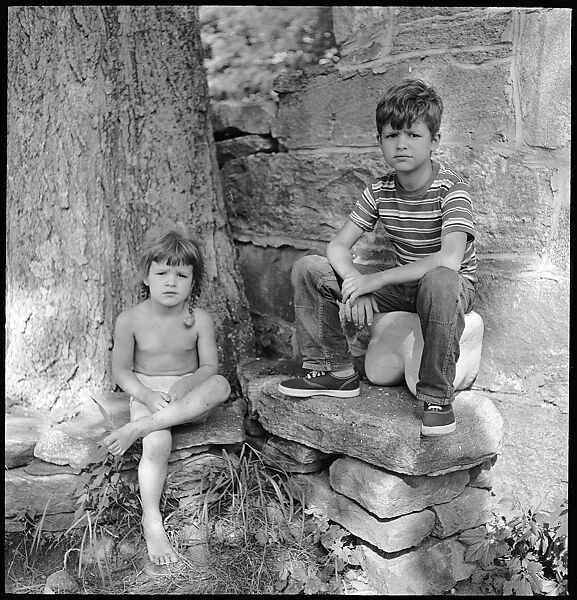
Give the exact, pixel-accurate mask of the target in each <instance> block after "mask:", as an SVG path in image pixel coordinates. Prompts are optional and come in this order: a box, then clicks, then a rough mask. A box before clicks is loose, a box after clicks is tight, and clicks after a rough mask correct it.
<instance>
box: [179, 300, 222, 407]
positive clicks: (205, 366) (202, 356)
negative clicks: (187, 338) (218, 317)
mask: <svg viewBox="0 0 577 600" xmlns="http://www.w3.org/2000/svg"><path fill="white" fill-rule="evenodd" d="M195 321H196V327H197V331H198V338H197V342H196V344H197V352H198V369H197V370H196V371H195V372H194V373H191V374H190V375H187V376H186V377H183V378H182V379H181V380H180V381H177V382H176V383H175V384H174V385H173V386H172V387H171V388H170V390H169V392H168V393H169V396H170V398H171V400H173V401H174V400H179V399H180V398H181V397H182V396H183V395H184V394H185V393H187V392H188V391H190V390H191V389H192V388H195V387H196V386H198V385H200V384H201V383H202V382H203V381H206V380H207V379H208V378H209V377H212V376H213V375H216V374H217V373H218V348H217V345H216V332H215V328H214V322H213V320H212V317H211V316H210V315H209V314H208V313H207V312H206V311H204V310H199V309H197V310H196V314H195Z"/></svg>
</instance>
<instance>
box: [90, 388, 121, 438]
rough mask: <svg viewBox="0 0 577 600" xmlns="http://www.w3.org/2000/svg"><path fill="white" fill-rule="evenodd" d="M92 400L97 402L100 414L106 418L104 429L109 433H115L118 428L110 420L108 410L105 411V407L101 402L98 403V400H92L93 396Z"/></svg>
mask: <svg viewBox="0 0 577 600" xmlns="http://www.w3.org/2000/svg"><path fill="white" fill-rule="evenodd" d="M90 398H91V399H92V400H94V402H96V405H97V406H98V410H99V411H100V414H101V415H102V416H103V417H104V429H105V430H106V431H108V432H110V431H115V430H116V427H115V426H114V423H113V422H112V419H111V418H110V416H109V415H108V413H107V412H106V410H104V406H102V404H100V402H98V400H97V399H96V398H92V396H90Z"/></svg>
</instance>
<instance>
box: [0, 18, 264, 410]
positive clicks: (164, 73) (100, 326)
mask: <svg viewBox="0 0 577 600" xmlns="http://www.w3.org/2000/svg"><path fill="white" fill-rule="evenodd" d="M7 158H8V161H7V277H6V285H7V289H6V319H7V328H6V332H7V334H6V398H7V403H8V404H9V405H10V404H14V403H23V404H30V405H33V406H35V407H38V408H43V409H46V408H51V407H52V408H54V406H55V404H58V406H62V407H65V408H68V407H72V406H74V405H75V404H76V403H77V402H78V401H79V394H78V391H79V390H81V389H88V390H101V389H106V388H108V389H110V385H111V381H110V369H109V363H110V350H111V348H112V342H113V340H112V331H113V326H114V320H115V319H116V316H117V315H118V313H119V312H120V311H121V310H123V309H124V308H126V307H127V306H130V305H132V304H133V303H135V302H136V300H137V290H138V283H139V281H140V274H139V273H138V256H139V254H140V251H141V249H142V246H143V243H144V241H145V239H146V238H148V237H149V236H150V235H153V234H155V233H159V232H160V231H162V230H165V229H167V228H169V227H170V226H173V225H180V226H181V227H184V228H185V229H186V230H187V231H189V232H190V233H192V234H194V235H196V237H197V239H198V240H199V242H200V244H201V247H202V249H203V251H204V254H205V259H206V262H207V271H208V278H207V279H208V281H207V285H206V289H205V292H204V293H203V296H202V297H201V302H202V304H203V305H204V306H205V307H206V308H207V309H208V310H209V312H211V313H212V315H213V316H214V318H215V321H216V325H217V330H218V344H219V351H220V356H221V364H222V372H223V374H225V375H228V376H231V375H232V374H233V372H234V368H235V365H236V362H237V360H238V359H239V358H241V357H243V356H245V355H248V354H251V353H252V348H253V332H252V326H251V321H250V314H249V311H248V304H247V301H246V298H245V295H244V291H243V286H242V280H241V278H240V275H239V271H238V269H237V265H236V255H235V249H234V245H233V243H232V240H231V236H230V231H229V225H228V221H227V218H226V213H225V206H224V202H223V198H222V191H221V188H220V180H219V179H218V167H217V163H216V153H215V148H214V140H213V136H212V129H211V125H210V119H209V111H208V93H207V83H206V74H205V70H204V67H203V58H202V48H201V44H200V37H199V29H198V15H197V8H196V7H194V6H46V7H41V6H36V7H25V6H18V7H10V8H9V11H8V143H7Z"/></svg>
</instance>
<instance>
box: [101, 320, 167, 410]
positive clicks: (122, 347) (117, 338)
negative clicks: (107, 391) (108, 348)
mask: <svg viewBox="0 0 577 600" xmlns="http://www.w3.org/2000/svg"><path fill="white" fill-rule="evenodd" d="M134 345H135V341H134V330H133V326H132V318H131V315H130V313H129V312H128V311H127V312H123V313H120V315H118V318H117V319H116V325H115V327H114V346H113V347H112V379H113V380H114V381H115V382H116V383H117V384H118V385H119V386H120V387H121V388H122V389H123V390H124V391H125V392H127V393H128V394H130V395H131V396H133V397H134V398H135V399H136V400H138V401H139V402H142V403H143V404H146V406H149V404H147V402H146V400H147V399H148V400H151V399H152V397H153V396H154V397H155V398H156V396H157V392H154V391H153V390H151V389H149V388H147V387H146V386H144V385H142V383H141V382H140V380H139V379H138V377H136V375H135V374H134V372H133V370H132V363H133V359H134ZM158 393H159V392H158ZM156 400H158V402H160V403H162V400H161V399H159V398H156ZM165 404H166V402H165ZM149 408H152V407H151V406H149Z"/></svg>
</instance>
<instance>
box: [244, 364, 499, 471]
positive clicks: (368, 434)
mask: <svg viewBox="0 0 577 600" xmlns="http://www.w3.org/2000/svg"><path fill="white" fill-rule="evenodd" d="M286 377H287V375H286V374H284V375H283V374H277V375H270V376H267V377H266V379H267V381H266V383H264V384H263V385H262V386H259V385H257V384H256V383H253V384H252V385H250V386H248V387H244V388H243V392H244V393H245V395H247V396H249V402H250V404H251V405H252V408H253V410H254V411H255V412H256V413H257V414H258V418H259V420H260V422H261V423H262V425H263V427H264V428H265V429H266V430H267V431H269V432H270V433H273V434H275V435H277V436H279V437H282V438H285V439H288V440H293V441H296V442H299V443H301V444H304V445H305V446H310V447H312V448H316V449H317V450H321V451H322V452H324V453H326V454H346V455H348V456H351V457H353V458H358V459H360V460H362V461H364V462H367V463H369V464H372V465H376V466H380V467H383V468H385V469H387V470H389V471H394V472H396V473H401V474H407V475H441V474H443V473H448V472H451V471H458V470H465V469H468V468H470V467H473V466H475V465H477V464H481V463H483V462H484V461H485V460H487V459H488V458H491V457H493V456H494V455H495V454H498V453H499V451H500V447H501V435H502V418H501V415H500V413H499V411H498V410H497V409H496V408H495V405H494V404H493V403H492V402H491V400H490V399H489V398H488V396H486V395H485V394H483V393H482V392H477V391H464V392H460V393H459V394H458V395H457V397H456V399H455V402H454V410H455V416H456V420H457V430H456V431H455V433H453V434H451V435H449V436H444V437H442V438H423V437H421V435H420V426H421V415H422V411H423V405H422V402H418V401H417V400H416V399H415V398H414V397H413V396H412V395H411V393H410V392H409V390H408V389H407V388H406V387H404V386H403V387H392V388H379V387H376V386H371V385H367V384H366V383H364V382H361V394H360V396H359V397H357V398H346V399H342V398H329V397H326V396H316V397H312V398H304V399H295V398H289V397H287V396H284V395H283V394H281V393H280V392H279V391H278V389H277V386H278V383H279V382H280V381H281V380H282V379H284V378H286ZM241 385H242V378H241Z"/></svg>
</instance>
